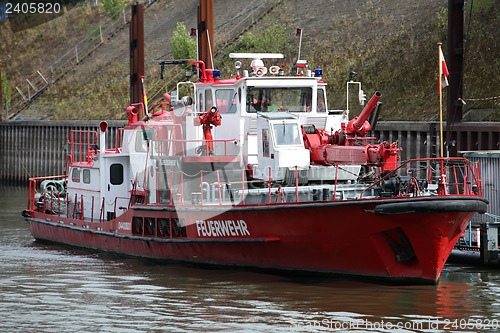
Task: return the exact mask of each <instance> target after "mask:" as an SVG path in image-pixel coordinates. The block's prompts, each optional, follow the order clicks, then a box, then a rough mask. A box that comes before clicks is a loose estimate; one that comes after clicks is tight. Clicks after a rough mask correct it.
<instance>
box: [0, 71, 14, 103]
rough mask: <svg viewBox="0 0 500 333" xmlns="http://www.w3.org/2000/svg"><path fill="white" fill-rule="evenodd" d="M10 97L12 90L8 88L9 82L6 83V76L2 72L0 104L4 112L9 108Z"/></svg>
mask: <svg viewBox="0 0 500 333" xmlns="http://www.w3.org/2000/svg"><path fill="white" fill-rule="evenodd" d="M11 96H12V89H11V88H10V84H9V81H7V76H6V75H5V72H4V71H2V97H3V101H0V102H1V103H3V108H4V110H7V109H8V108H9V105H10V100H11Z"/></svg>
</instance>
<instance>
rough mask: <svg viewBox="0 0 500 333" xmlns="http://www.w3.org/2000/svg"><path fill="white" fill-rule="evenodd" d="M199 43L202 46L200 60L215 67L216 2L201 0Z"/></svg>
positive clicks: (210, 66)
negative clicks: (213, 60)
mask: <svg viewBox="0 0 500 333" xmlns="http://www.w3.org/2000/svg"><path fill="white" fill-rule="evenodd" d="M198 38H199V39H198V44H199V46H200V60H202V61H203V62H205V64H206V66H207V68H214V64H213V62H212V57H211V55H212V54H214V50H213V44H214V43H213V40H214V2H213V0H200V7H199V15H198Z"/></svg>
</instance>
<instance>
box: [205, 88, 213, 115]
mask: <svg viewBox="0 0 500 333" xmlns="http://www.w3.org/2000/svg"><path fill="white" fill-rule="evenodd" d="M213 105H214V104H213V98H212V90H210V89H207V90H205V108H204V109H203V111H208V109H210V108H211V107H212V106H213Z"/></svg>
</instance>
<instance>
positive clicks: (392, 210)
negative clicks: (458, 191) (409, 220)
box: [374, 199, 487, 215]
mask: <svg viewBox="0 0 500 333" xmlns="http://www.w3.org/2000/svg"><path fill="white" fill-rule="evenodd" d="M486 209H487V203H486V202H485V201H483V200H460V199H456V200H454V199H449V200H436V201H420V202H396V203H386V204H380V205H377V206H375V210H374V212H375V215H398V214H413V213H422V214H425V213H449V212H477V213H480V214H484V213H486Z"/></svg>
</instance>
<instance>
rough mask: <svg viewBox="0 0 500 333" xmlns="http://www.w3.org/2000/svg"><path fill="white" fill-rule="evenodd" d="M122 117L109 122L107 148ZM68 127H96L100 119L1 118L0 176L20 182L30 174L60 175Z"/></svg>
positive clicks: (63, 169)
mask: <svg viewBox="0 0 500 333" xmlns="http://www.w3.org/2000/svg"><path fill="white" fill-rule="evenodd" d="M123 124H124V122H122V121H111V122H108V125H109V126H108V131H107V141H106V142H107V146H108V147H107V148H111V147H114V145H115V143H116V136H117V131H118V128H119V127H121V126H123ZM71 130H95V131H98V130H99V121H63V122H62V121H60V122H46V121H11V122H0V180H1V181H2V182H4V183H23V182H27V180H28V178H30V177H41V176H51V175H62V174H64V173H65V167H66V156H67V154H68V142H67V138H68V134H69V132H70V131H71Z"/></svg>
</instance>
